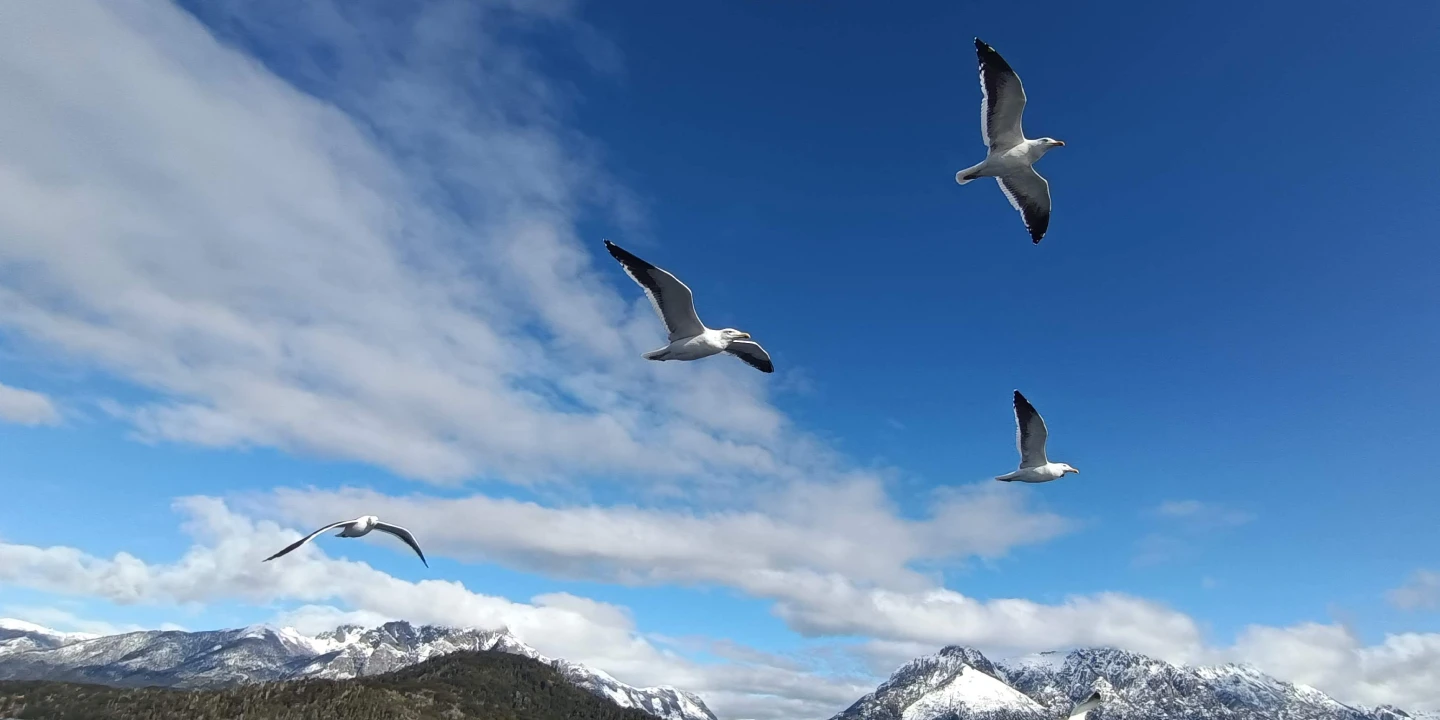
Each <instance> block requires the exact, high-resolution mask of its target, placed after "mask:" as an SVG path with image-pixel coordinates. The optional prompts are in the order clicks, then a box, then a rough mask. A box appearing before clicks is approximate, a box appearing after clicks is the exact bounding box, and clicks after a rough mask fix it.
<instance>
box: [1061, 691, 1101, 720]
mask: <svg viewBox="0 0 1440 720" xmlns="http://www.w3.org/2000/svg"><path fill="white" fill-rule="evenodd" d="M1099 706H1100V693H1099V692H1095V693H1092V694H1091V695H1090V697H1088V698H1085V702H1082V703H1080V704H1078V705H1076V706H1075V707H1073V708H1070V716H1069V717H1068V718H1066V720H1085V714H1086V713H1088V712H1090V711H1091V710H1094V709H1095V708H1097V707H1099Z"/></svg>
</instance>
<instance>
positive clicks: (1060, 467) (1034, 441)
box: [995, 390, 1080, 483]
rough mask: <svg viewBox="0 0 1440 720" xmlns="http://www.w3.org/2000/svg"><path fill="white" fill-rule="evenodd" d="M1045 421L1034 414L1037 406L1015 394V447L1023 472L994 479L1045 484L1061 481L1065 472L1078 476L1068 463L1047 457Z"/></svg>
mask: <svg viewBox="0 0 1440 720" xmlns="http://www.w3.org/2000/svg"><path fill="white" fill-rule="evenodd" d="M1047 437H1049V433H1048V432H1046V430H1045V419H1044V418H1042V417H1040V413H1038V412H1035V406H1034V405H1031V404H1030V401H1029V400H1026V399H1025V396H1024V395H1021V394H1020V391H1019V390H1016V391H1015V446H1016V447H1018V448H1019V449H1020V469H1019V470H1016V471H1015V472H1012V473H1010V474H1008V475H1001V476H1000V477H997V478H995V479H996V480H1003V481H1004V482H1014V481H1016V480H1019V481H1020V482H1028V483H1042V482H1050V481H1051V480H1059V479H1060V478H1062V477H1065V473H1072V472H1073V473H1079V472H1080V471H1079V470H1076V469H1075V468H1073V467H1070V466H1069V465H1066V464H1065V463H1055V462H1050V460H1049V459H1047V458H1046V457H1045V439H1046V438H1047Z"/></svg>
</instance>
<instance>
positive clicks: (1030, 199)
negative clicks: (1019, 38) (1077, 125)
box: [955, 38, 1065, 245]
mask: <svg viewBox="0 0 1440 720" xmlns="http://www.w3.org/2000/svg"><path fill="white" fill-rule="evenodd" d="M975 54H976V55H978V56H979V57H980V92H981V93H982V94H983V95H984V98H983V99H982V100H981V102H980V135H981V137H982V138H984V140H985V146H986V147H988V148H990V153H989V154H988V155H986V156H985V161H984V162H982V163H980V164H979V165H975V166H973V167H968V168H965V169H964V170H961V171H960V172H958V173H955V182H957V183H960V184H961V185H964V184H965V183H968V182H970V181H971V180H974V179H975V178H982V177H993V178H995V181H996V182H998V183H1000V191H1001V192H1003V193H1005V197H1006V198H1008V199H1009V200H1010V204H1011V205H1012V206H1014V208H1015V209H1016V210H1019V211H1020V217H1021V218H1022V219H1024V220H1025V229H1026V230H1029V231H1030V239H1031V240H1032V241H1033V242H1034V243H1035V244H1037V245H1038V244H1039V243H1040V238H1043V237H1045V231H1046V230H1047V229H1049V227H1050V183H1048V182H1045V178H1043V177H1040V174H1039V173H1037V172H1035V168H1034V165H1035V161H1037V160H1039V159H1040V158H1041V156H1043V155H1044V154H1045V153H1047V152H1050V151H1051V150H1053V149H1055V148H1057V147H1063V146H1064V145H1065V143H1063V142H1061V141H1059V140H1056V139H1054V138H1048V137H1044V138H1040V139H1039V140H1026V139H1025V131H1024V130H1023V129H1022V128H1021V127H1020V115H1021V114H1022V113H1024V112H1025V88H1024V87H1023V86H1021V85H1020V76H1019V75H1016V74H1015V71H1014V70H1012V69H1010V63H1007V62H1005V58H1002V57H1000V53H997V52H995V48H992V47H990V46H989V45H986V44H985V43H984V42H982V41H981V40H980V38H975Z"/></svg>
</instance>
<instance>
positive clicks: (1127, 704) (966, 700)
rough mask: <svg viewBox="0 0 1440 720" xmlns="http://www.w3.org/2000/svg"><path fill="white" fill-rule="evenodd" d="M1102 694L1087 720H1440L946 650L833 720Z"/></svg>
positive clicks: (984, 714) (1143, 674) (1057, 712)
mask: <svg viewBox="0 0 1440 720" xmlns="http://www.w3.org/2000/svg"><path fill="white" fill-rule="evenodd" d="M1095 692H1098V693H1100V696H1101V698H1102V704H1101V705H1100V707H1098V708H1096V709H1094V710H1091V711H1090V713H1089V716H1088V718H1087V720H1170V719H1171V718H1184V719H1185V720H1440V718H1437V717H1436V715H1435V714H1434V713H1416V712H1406V711H1402V710H1400V709H1398V708H1394V707H1390V706H1384V707H1379V708H1361V707H1355V706H1351V705H1346V704H1345V703H1342V702H1340V701H1338V700H1335V699H1334V698H1331V697H1330V696H1328V695H1326V694H1325V693H1323V692H1321V691H1320V690H1317V689H1315V688H1312V687H1309V686H1306V685H1297V684H1294V683H1288V682H1284V681H1282V680H1278V679H1276V678H1273V677H1270V676H1269V675H1266V674H1265V673H1264V672H1262V671H1260V670H1259V669H1257V668H1254V667H1252V666H1248V665H1219V666H1212V667H1186V666H1180V665H1173V664H1171V663H1168V662H1165V661H1163V660H1158V659H1155V658H1151V657H1147V656H1145V655H1140V654H1138V653H1133V652H1128V651H1125V650H1118V649H1114V648H1081V649H1077V650H1072V651H1070V652H1068V653H1062V652H1045V653H1036V654H1032V655H1025V656H1021V657H1017V658H1014V659H1010V660H1003V661H1000V662H995V663H992V662H991V661H990V660H988V659H986V658H985V656H984V655H983V654H981V653H980V652H979V651H976V650H974V649H971V648H961V647H948V648H945V649H944V650H941V651H940V652H939V653H937V654H935V655H929V656H925V657H921V658H917V659H915V660H912V661H910V662H908V663H906V664H905V665H903V666H901V668H900V669H899V670H896V671H895V674H893V675H891V676H890V678H889V679H888V680H886V681H885V682H884V683H882V684H881V685H880V686H879V687H878V688H877V689H876V690H875V692H874V693H871V694H870V695H866V696H865V697H863V698H861V699H860V700H859V701H858V702H856V703H855V704H854V705H852V706H851V707H850V708H849V709H847V710H845V711H844V712H842V713H840V714H838V715H836V716H835V718H834V719H833V720H1039V719H1040V718H1048V719H1050V720H1055V719H1056V718H1062V717H1064V716H1065V715H1066V714H1067V713H1068V711H1069V710H1070V708H1071V707H1073V706H1074V704H1075V703H1076V702H1077V701H1079V700H1082V699H1083V698H1086V697H1088V696H1089V695H1090V694H1091V693H1095Z"/></svg>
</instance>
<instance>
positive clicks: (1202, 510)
mask: <svg viewBox="0 0 1440 720" xmlns="http://www.w3.org/2000/svg"><path fill="white" fill-rule="evenodd" d="M1155 513H1156V514H1157V515H1160V516H1161V517H1165V518H1171V519H1177V520H1181V521H1184V522H1186V523H1188V524H1190V525H1191V526H1192V527H1196V528H1218V527H1233V526H1236V525H1244V524H1246V523H1248V522H1250V521H1252V520H1254V519H1255V516H1254V515H1252V514H1250V513H1248V512H1245V511H1243V510H1236V509H1234V508H1227V507H1225V506H1223V505H1218V504H1215V503H1206V502H1200V501H1199V500H1167V501H1165V502H1163V503H1160V506H1159V507H1157V508H1155Z"/></svg>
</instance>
